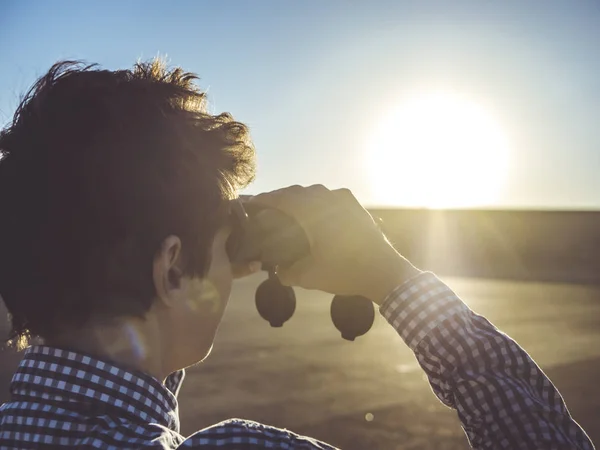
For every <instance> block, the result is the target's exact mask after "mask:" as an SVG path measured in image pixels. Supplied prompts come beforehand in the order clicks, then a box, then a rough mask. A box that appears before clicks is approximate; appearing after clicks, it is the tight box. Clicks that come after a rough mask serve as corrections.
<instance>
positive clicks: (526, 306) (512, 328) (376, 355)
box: [0, 276, 600, 450]
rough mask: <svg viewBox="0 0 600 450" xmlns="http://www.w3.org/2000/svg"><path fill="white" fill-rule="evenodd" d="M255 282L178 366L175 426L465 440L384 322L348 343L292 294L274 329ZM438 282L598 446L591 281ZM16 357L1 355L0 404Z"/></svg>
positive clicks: (391, 443) (321, 298)
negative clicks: (528, 362) (506, 343)
mask: <svg viewBox="0 0 600 450" xmlns="http://www.w3.org/2000/svg"><path fill="white" fill-rule="evenodd" d="M261 279H262V276H256V277H253V278H250V279H248V280H244V281H241V282H239V284H238V285H236V286H235V288H234V292H233V295H232V300H231V303H230V306H229V309H228V312H227V314H226V318H225V320H224V322H223V324H222V327H221V330H220V331H219V336H218V339H217V342H216V343H215V347H214V350H213V353H212V355H211V356H210V357H209V358H208V360H207V361H206V362H204V363H202V364H200V365H199V366H197V367H195V368H193V369H191V370H189V371H188V376H187V379H186V383H185V384H184V388H183V390H182V393H181V396H180V411H181V418H182V428H183V432H184V434H189V433H192V432H193V431H195V430H198V429H200V428H203V427H205V426H208V425H210V424H212V423H214V422H217V421H220V420H224V419H227V418H230V417H241V418H246V419H252V420H256V421H260V422H264V423H268V424H271V425H276V426H279V427H285V428H289V429H292V430H293V431H296V432H299V433H302V434H307V435H311V436H313V437H316V438H319V439H322V440H325V441H327V442H330V443H331V444H334V445H337V446H339V447H341V448H344V449H348V450H352V449H357V450H358V449H402V450H406V449H438V450H442V449H451V450H454V449H464V448H468V445H467V443H466V439H465V437H464V435H463V432H462V430H461V429H460V426H459V422H458V420H457V419H456V417H455V413H454V412H453V411H451V410H449V409H447V408H445V407H444V406H442V405H441V404H440V403H439V402H438V400H437V399H436V398H435V396H434V395H433V394H432V393H431V391H430V389H429V386H428V384H427V382H426V381H425V379H424V377H423V374H422V372H421V369H420V368H419V367H418V366H417V364H416V361H415V359H414V357H413V356H412V354H411V352H410V351H409V350H408V349H407V348H406V347H405V346H404V344H403V343H402V341H401V340H400V338H399V337H398V336H397V335H396V334H395V332H394V331H393V330H392V329H391V327H389V326H388V325H387V324H386V323H385V322H384V320H383V319H381V318H377V320H376V323H375V325H374V328H373V329H372V330H371V331H370V332H369V333H368V334H367V335H365V336H363V337H362V338H359V339H357V340H356V341H355V342H352V343H351V342H347V341H344V340H342V339H341V338H340V337H339V334H338V332H337V330H335V328H334V326H333V324H332V323H331V320H330V318H329V304H330V296H329V295H326V294H323V293H319V292H310V291H302V290H296V292H297V296H298V306H297V310H296V314H295V315H294V317H293V318H292V319H291V320H290V321H289V322H288V323H287V324H286V325H285V326H284V327H283V328H280V329H273V328H270V327H269V325H268V324H267V323H266V322H264V321H263V320H262V319H261V318H260V317H259V316H258V313H257V312H256V311H255V308H254V301H253V299H254V290H255V288H256V286H257V285H258V283H259V282H260V280H261ZM445 280H446V281H447V282H448V283H449V284H450V285H451V286H452V288H453V289H454V290H455V291H457V292H458V293H459V295H461V296H462V297H463V299H464V300H465V301H466V302H467V303H468V304H469V305H470V306H471V307H472V308H473V309H474V310H476V311H477V312H479V313H482V314H484V315H485V316H486V317H488V319H490V320H491V321H492V322H493V323H494V324H495V325H497V326H498V327H499V328H501V329H502V330H503V331H505V332H507V333H508V334H509V335H511V336H512V337H513V338H514V339H516V340H517V341H518V342H519V343H520V344H521V345H522V346H523V347H524V348H525V349H526V350H527V351H528V352H529V353H530V354H531V355H532V356H533V358H534V359H535V360H536V361H537V362H538V364H539V365H540V366H541V367H542V369H543V370H544V371H545V372H546V373H547V374H548V375H549V376H550V378H551V379H552V380H553V382H554V383H555V385H556V386H557V387H558V389H559V390H560V391H561V393H562V394H563V396H564V397H565V399H566V402H567V405H568V406H569V408H570V410H571V413H572V415H573V416H574V418H575V419H576V420H577V421H578V422H579V423H581V424H582V426H583V427H584V428H585V430H586V431H587V432H588V434H589V435H590V436H591V437H592V440H593V441H594V442H596V441H598V442H600V426H599V425H598V424H600V387H599V386H598V380H600V287H594V286H580V285H567V284H550V283H520V282H519V283H516V282H506V281H489V280H470V279H452V278H448V279H445ZM17 361H18V355H14V354H11V353H7V352H5V353H4V354H3V355H2V360H1V362H2V365H1V366H0V367H1V369H2V370H0V388H1V393H2V395H1V396H0V399H1V400H3V401H4V400H5V399H6V397H7V396H6V386H7V384H8V382H9V380H10V374H11V372H12V370H13V369H14V367H15V365H16V363H17ZM367 415H368V416H367ZM367 418H368V419H372V420H367Z"/></svg>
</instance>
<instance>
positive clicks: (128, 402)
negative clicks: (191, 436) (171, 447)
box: [10, 345, 179, 432]
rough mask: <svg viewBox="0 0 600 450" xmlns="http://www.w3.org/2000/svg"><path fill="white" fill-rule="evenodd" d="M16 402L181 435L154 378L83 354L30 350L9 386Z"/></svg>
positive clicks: (171, 403) (171, 399)
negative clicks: (111, 417)
mask: <svg viewBox="0 0 600 450" xmlns="http://www.w3.org/2000/svg"><path fill="white" fill-rule="evenodd" d="M10 391H11V394H12V398H13V400H15V401H31V400H34V399H35V400H36V401H40V400H41V401H42V402H52V403H56V402H59V403H65V402H66V403H69V404H71V405H72V406H74V407H76V408H78V409H79V408H85V409H86V410H90V412H95V411H98V412H103V413H105V414H111V413H112V414H116V415H118V416H119V415H120V416H127V417H129V418H131V419H133V420H136V419H137V421H141V422H143V423H159V424H161V425H164V426H166V427H168V428H170V429H172V430H174V431H177V432H179V414H178V409H177V399H176V398H175V396H174V395H173V393H172V392H171V391H170V390H169V389H167V388H166V387H165V386H164V385H163V384H162V383H161V382H160V381H158V380H157V379H156V378H154V377H152V376H150V375H148V374H146V373H143V372H138V371H132V370H124V369H122V368H120V367H117V366H115V365H113V364H111V363H109V362H106V361H102V360H99V359H96V358H94V357H92V356H88V355H86V354H83V353H79V352H73V351H69V350H63V349H59V348H54V347H48V346H43V345H35V346H32V347H29V348H28V349H27V350H26V351H25V354H24V356H23V360H22V361H21V363H20V364H19V367H18V368H17V371H16V372H15V375H14V376H13V378H12V381H11V384H10Z"/></svg>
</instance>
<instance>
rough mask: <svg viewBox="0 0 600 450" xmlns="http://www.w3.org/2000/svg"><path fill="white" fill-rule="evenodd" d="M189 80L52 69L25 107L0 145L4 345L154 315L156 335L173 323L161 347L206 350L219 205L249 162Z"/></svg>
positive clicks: (217, 283)
mask: <svg viewBox="0 0 600 450" xmlns="http://www.w3.org/2000/svg"><path fill="white" fill-rule="evenodd" d="M195 80H196V77H195V76H194V75H193V74H190V73H186V72H184V71H182V70H181V69H180V68H176V69H171V70H169V69H166V68H165V67H164V65H163V64H162V63H161V62H160V61H153V62H151V63H138V64H136V65H135V67H134V68H133V69H132V70H119V71H108V70H100V69H99V68H97V67H96V66H84V65H82V64H79V63H73V62H61V63H58V64H55V65H54V66H53V67H52V68H51V69H50V71H49V72H48V73H47V74H46V75H44V76H43V77H42V78H40V79H39V80H38V81H37V82H36V84H35V85H34V86H33V87H32V89H31V90H30V91H29V93H28V94H27V95H26V96H25V98H24V99H23V101H22V102H21V104H20V106H19V108H18V109H17V111H16V113H15V116H14V119H13V121H12V122H11V123H9V124H8V126H7V127H6V128H5V129H4V130H3V131H2V132H1V134H0V157H1V158H2V159H1V160H0V295H1V296H2V298H3V300H4V302H5V304H6V306H7V308H8V310H9V312H10V314H11V320H12V328H13V329H12V339H13V340H14V341H19V342H20V343H21V344H23V343H25V342H26V340H27V338H29V337H30V336H41V337H42V338H44V339H47V340H48V341H50V342H51V341H52V340H53V339H55V338H57V337H59V336H63V335H65V333H68V332H69V330H77V329H80V328H81V327H82V326H84V325H86V324H89V323H98V322H102V321H105V322H107V323H108V322H111V321H114V320H118V319H120V318H128V317H138V318H142V317H145V316H147V315H148V314H149V313H150V312H152V311H153V312H154V313H156V317H157V318H159V322H160V323H159V324H157V326H160V327H167V328H168V327H170V326H171V325H172V324H171V321H173V320H182V322H181V323H180V327H179V328H177V329H173V331H172V333H173V335H172V342H170V344H172V345H179V344H181V340H182V339H183V337H182V336H183V334H187V339H189V340H194V339H198V340H200V339H208V340H210V341H211V342H210V343H209V342H207V343H201V342H198V345H199V346H200V347H202V346H203V345H204V346H207V345H208V346H210V344H211V343H212V336H214V331H215V330H216V326H217V324H218V321H219V320H220V317H221V314H222V311H223V308H224V306H225V302H226V300H227V297H228V295H229V290H230V285H231V271H230V268H229V261H228V259H227V256H226V254H225V249H224V244H225V240H226V234H227V229H226V227H225V225H226V220H225V218H226V217H227V213H226V210H227V207H226V204H227V200H228V199H231V198H232V197H235V196H236V195H237V191H238V190H239V189H240V188H242V187H244V186H246V185H247V184H248V183H249V182H250V181H252V179H253V177H254V171H255V155H254V148H253V146H252V143H251V142H250V139H249V135H248V130H247V128H246V127H245V126H244V125H243V124H241V123H239V122H235V121H234V120H233V119H232V118H231V116H229V115H228V114H220V115H216V116H215V115H211V114H209V113H208V112H207V111H206V109H205V101H206V99H205V94H204V93H203V92H201V91H200V90H199V89H198V88H197V87H196V86H195V84H194V83H195ZM211 263H212V264H211ZM182 305H183V306H186V308H187V310H186V309H185V308H183V307H182ZM207 305H212V306H207ZM186 311H187V312H186ZM200 315H202V316H203V317H204V318H205V319H203V320H205V322H202V321H200V322H198V321H196V322H194V320H195V319H194V318H197V317H200ZM196 316H197V317H196ZM206 317H210V319H206ZM163 321H164V323H163ZM194 324H195V326H194ZM197 328H203V329H197ZM163 345H164V343H163ZM208 348H209V347H208ZM199 351H200V352H202V349H200V350H199ZM200 356H202V355H200ZM190 363H191V362H190Z"/></svg>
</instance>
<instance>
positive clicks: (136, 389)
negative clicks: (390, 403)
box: [0, 273, 593, 450]
mask: <svg viewBox="0 0 600 450" xmlns="http://www.w3.org/2000/svg"><path fill="white" fill-rule="evenodd" d="M381 313H382V314H383V316H384V317H385V318H386V319H387V320H388V322H389V323H390V324H391V325H392V326H393V327H394V328H395V329H396V330H397V331H398V333H399V334H400V336H401V337H402V339H404V341H405V342H406V344H407V345H408V346H409V347H410V348H411V349H412V350H413V351H414V353H415V355H416V357H417V360H418V361H419V363H420V365H421V367H422V368H423V369H424V370H425V372H426V374H427V376H428V378H429V381H430V383H431V386H432V387H433V390H434V392H435V394H436V395H437V396H438V398H439V399H440V400H441V401H442V402H443V403H445V404H446V405H447V406H449V407H451V408H454V409H456V410H457V412H458V416H459V418H460V420H461V422H462V425H463V428H464V430H465V432H466V434H467V437H468V439H469V442H470V444H471V445H472V446H473V447H474V448H477V449H549V450H550V449H557V450H558V449H582V450H583V449H585V450H587V449H593V445H592V444H591V442H590V441H589V439H588V437H587V436H586V435H585V433H584V432H583V430H582V429H581V428H580V427H579V426H578V425H577V423H575V422H574V421H573V419H572V418H571V416H570V415H569V412H568V411H567V408H566V407H565V404H564V402H563V400H562V398H561V396H560V394H559V393H558V392H557V390H556V389H555V388H554V386H553V385H552V383H551V382H550V381H549V380H548V378H546V376H545V375H544V373H543V372H542V371H541V370H540V369H539V368H538V366H537V365H536V364H535V363H534V362H533V360H532V359H531V358H530V357H529V355H527V353H526V352H525V351H524V350H523V349H522V348H520V347H519V346H518V345H517V344H516V343H515V342H514V341H513V340H511V339H510V338H509V337H508V336H506V335H505V334H503V333H502V332H500V331H498V330H497V329H496V328H495V327H494V326H493V325H492V324H490V322H488V321H487V320H486V319H485V318H483V317H481V316H479V315H477V314H475V313H474V312H473V311H471V310H470V309H469V308H468V307H467V306H466V305H465V304H464V303H463V302H462V301H461V300H460V299H459V298H458V297H457V296H456V295H455V294H454V293H453V292H452V291H451V290H450V289H449V288H448V287H447V286H446V285H445V284H443V283H442V282H441V281H440V280H438V279H437V278H436V277H435V276H434V275H433V274H430V273H426V274H422V275H419V276H418V277H416V278H414V279H412V280H410V281H409V282H407V283H405V284H403V285H402V286H399V287H398V288H397V289H395V290H394V292H392V293H391V295H390V296H389V297H388V298H387V299H386V301H385V302H384V304H383V305H382V306H381ZM183 377H184V372H183V371H179V372H175V373H173V374H171V375H170V376H169V377H168V378H167V380H166V381H165V384H162V383H161V382H160V381H158V380H156V379H155V378H153V377H151V376H149V375H147V374H145V373H142V372H136V371H132V370H124V369H121V368H119V367H116V366H114V365H112V364H110V363H108V362H105V361H101V360H98V359H96V358H93V357H90V356H88V355H85V354H82V353H75V352H71V351H66V350H61V349H57V348H52V347H47V346H33V347H30V348H28V349H27V350H26V352H25V355H24V358H23V360H22V362H21V363H20V365H19V368H18V370H17V372H16V373H15V375H14V377H13V379H12V383H11V387H10V391H11V401H10V402H8V403H5V404H4V405H2V407H1V409H0V448H1V449H38V448H80V449H81V448H83V449H85V448H100V449H109V448H110V449H146V448H157V449H170V450H172V449H194V448H202V449H213V448H219V449H249V450H251V449H265V448H278V449H290V450H291V449H294V450H309V449H312V450H316V449H333V447H331V446H329V445H327V444H324V443H322V442H319V441H316V440H314V439H311V438H308V437H303V436H299V435H297V434H294V433H292V432H290V431H287V430H281V429H278V428H274V427H269V426H266V425H261V424H258V423H255V422H250V421H246V420H239V419H233V420H228V421H225V422H222V423H219V424H217V425H213V426H211V427H209V428H206V429H204V430H201V431H198V432H196V433H194V434H193V435H191V436H189V437H187V438H186V437H184V436H182V435H181V434H180V432H179V413H178V408H177V394H178V391H179V389H180V387H181V383H182V381H183ZM398 444H399V445H401V444H402V443H398Z"/></svg>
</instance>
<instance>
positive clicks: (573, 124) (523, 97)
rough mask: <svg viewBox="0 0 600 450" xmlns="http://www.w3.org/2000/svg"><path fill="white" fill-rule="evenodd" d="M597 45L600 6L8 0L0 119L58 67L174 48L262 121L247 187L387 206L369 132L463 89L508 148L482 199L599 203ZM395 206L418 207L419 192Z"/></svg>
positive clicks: (245, 114)
mask: <svg viewBox="0 0 600 450" xmlns="http://www.w3.org/2000/svg"><path fill="white" fill-rule="evenodd" d="M598 43H600V2H598V1H596V0H589V1H583V0H581V1H580V0H564V1H554V0H546V1H537V0H535V1H534V0H528V1H525V0H521V1H513V0H504V1H501V2H499V1H491V0H489V1H486V0H473V1H462V0H454V1H428V0H423V1H416V0H415V1H402V0H395V1H369V2H367V1H364V2H363V1H336V0H304V1H283V0H278V1H276V0H272V1H268V0H257V1H233V0H229V1H228V0H221V1H189V2H186V1H178V2H164V1H162V2H153V1H143V2H142V1H119V2H115V1H103V2H91V1H85V2H79V1H70V2H67V1H60V0H55V1H52V2H49V1H10V0H9V1H4V2H0V54H1V55H2V58H1V60H0V123H6V122H7V121H8V120H9V118H10V116H11V114H12V112H13V111H14V108H15V106H16V104H17V102H18V98H19V94H21V93H22V92H24V91H25V90H26V89H27V88H28V86H29V85H30V84H31V83H32V82H33V81H34V80H35V78H36V77H37V76H39V75H41V74H42V73H43V72H44V71H45V70H46V69H47V68H48V67H49V66H50V65H51V64H52V63H53V62H55V61H56V60H58V59H64V58H76V59H84V60H87V61H90V62H97V63H100V64H102V65H103V66H106V67H108V68H123V67H128V66H131V64H132V63H133V62H135V60H137V59H138V58H142V59H147V58H151V57H153V56H155V55H157V54H160V55H163V56H164V55H166V56H167V57H168V59H169V60H170V62H171V63H172V64H176V65H181V66H183V67H184V68H185V69H187V70H190V71H193V72H196V73H198V74H199V75H200V77H201V82H200V84H201V86H202V87H203V88H206V89H208V92H209V98H210V102H211V108H212V110H214V111H215V112H221V111H229V112H231V113H232V114H233V115H234V117H235V118H236V119H238V120H241V121H244V122H246V123H248V125H249V126H250V127H251V130H252V135H253V137H254V141H255V144H256V147H257V152H258V177H257V181H256V182H255V184H254V185H253V186H252V187H251V188H250V189H249V190H248V192H249V193H255V192H260V191H265V190H271V189H276V188H278V187H281V186H285V185H290V184H304V185H308V184H313V183H323V184H326V185H328V186H331V187H334V188H335V187H341V186H345V187H349V188H351V189H352V190H353V191H354V192H355V194H356V196H357V197H358V198H359V200H361V201H362V202H363V203H365V204H367V205H382V204H385V203H386V201H387V200H385V199H384V198H382V197H381V196H380V195H379V196H378V194H377V192H376V191H374V190H373V189H372V186H373V184H374V178H377V175H374V174H373V172H372V171H368V170H366V168H365V167H366V166H365V164H366V162H369V161H370V162H371V163H373V158H375V157H374V156H372V154H371V153H372V150H373V149H370V148H368V146H366V145H365V142H366V139H367V136H369V135H370V133H372V130H374V129H375V128H376V127H377V124H378V123H379V122H381V121H382V120H383V118H384V117H385V114H386V111H390V110H392V109H393V108H394V107H395V106H396V104H397V103H398V102H400V101H401V99H402V98H404V97H403V96H406V95H407V94H410V93H412V92H427V91H429V90H436V89H437V90H440V89H441V90H450V91H452V92H458V93H460V94H461V95H463V96H466V97H468V98H469V99H471V100H472V101H474V102H475V103H476V104H477V105H478V106H479V107H481V108H483V109H484V110H485V111H486V113H487V114H489V115H490V116H491V117H493V118H494V120H495V121H496V122H497V123H498V124H500V126H501V128H502V129H503V130H504V132H505V134H506V136H507V139H508V142H509V149H510V163H509V165H508V168H507V172H506V177H505V182H504V184H503V186H502V189H501V190H500V192H499V194H498V196H497V198H495V199H494V200H493V201H491V202H490V204H489V205H488V204H482V205H475V206H492V207H498V208H503V207H517V208H561V209H562V208H567V209H578V208H594V209H597V208H600V176H599V174H600V139H599V131H598V130H599V129H600V52H598V50H597V46H598ZM433 132H435V130H433ZM482 147H485V145H483V146H482ZM394 151H395V150H394ZM398 151H399V152H400V150H398ZM402 151H408V150H406V149H404V150H402ZM441 151H442V150H441ZM482 151H485V148H482ZM379 158H380V160H379V161H377V160H376V163H378V164H382V165H389V164H394V165H397V168H398V170H397V177H398V178H401V177H402V173H403V171H411V172H413V173H419V174H420V173H422V174H423V177H424V178H426V177H427V174H428V170H427V167H425V166H420V167H411V166H408V167H406V166H405V165H404V164H403V162H404V159H402V158H397V159H395V160H394V161H387V160H381V157H379ZM431 163H432V164H434V163H435V161H432V162H431ZM386 173H388V174H389V173H390V171H389V170H388V171H387V172H386ZM388 176H389V175H388ZM456 178H457V177H455V178H454V180H453V179H452V178H449V180H448V181H445V183H453V182H456V183H460V182H461V181H460V180H459V179H456ZM375 181H376V180H375ZM386 185H387V186H389V187H390V189H393V188H394V183H393V180H391V181H389V182H387V183H386ZM398 186H400V185H398ZM442 188H443V185H441V186H440V189H442ZM403 189H405V187H403ZM472 189H473V190H476V189H477V186H472ZM396 199H397V200H396V202H395V205H396V206H407V205H408V204H409V203H410V193H406V195H405V194H404V193H403V192H399V193H398V195H397V196H396ZM403 199H406V202H405V201H404V200H403ZM459 200H460V199H459ZM424 206H426V205H424Z"/></svg>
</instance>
